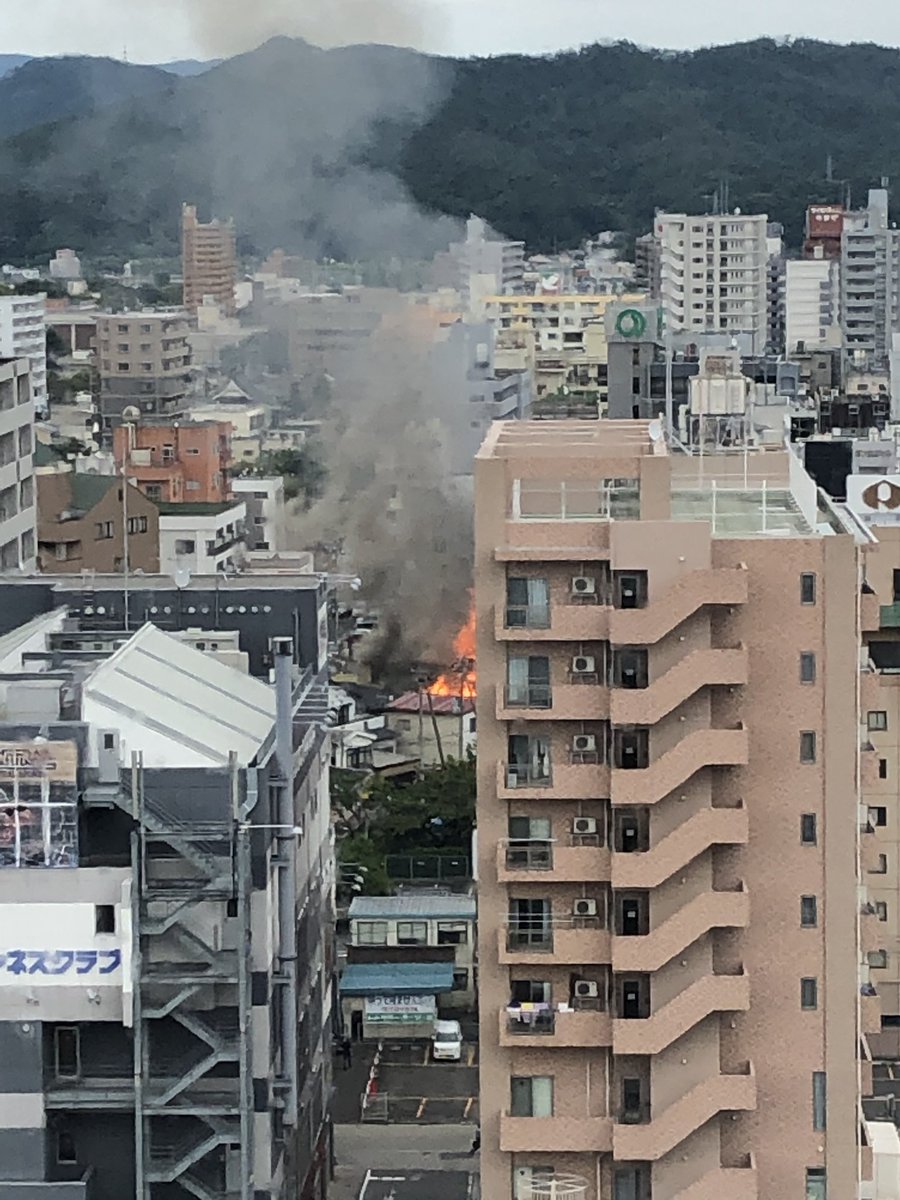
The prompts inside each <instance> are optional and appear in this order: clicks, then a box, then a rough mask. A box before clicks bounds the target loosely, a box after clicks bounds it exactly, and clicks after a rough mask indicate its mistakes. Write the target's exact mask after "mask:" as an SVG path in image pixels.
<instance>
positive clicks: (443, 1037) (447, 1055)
mask: <svg viewBox="0 0 900 1200" xmlns="http://www.w3.org/2000/svg"><path fill="white" fill-rule="evenodd" d="M431 1055H432V1057H433V1058H434V1060H435V1062H440V1061H443V1062H459V1060H460V1059H461V1058H462V1028H461V1027H460V1024H459V1021H435V1023H434V1034H433V1035H432V1039H431Z"/></svg>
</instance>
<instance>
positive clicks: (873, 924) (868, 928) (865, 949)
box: [859, 904, 887, 954]
mask: <svg viewBox="0 0 900 1200" xmlns="http://www.w3.org/2000/svg"><path fill="white" fill-rule="evenodd" d="M886 934H887V925H886V924H885V922H884V921H882V920H880V919H879V917H878V914H877V912H876V911H875V907H874V905H872V904H864V905H863V906H862V912H861V913H860V918H859V944H860V950H861V952H862V953H863V954H871V953H872V952H873V951H875V950H881V949H883V947H884V940H885V936H886Z"/></svg>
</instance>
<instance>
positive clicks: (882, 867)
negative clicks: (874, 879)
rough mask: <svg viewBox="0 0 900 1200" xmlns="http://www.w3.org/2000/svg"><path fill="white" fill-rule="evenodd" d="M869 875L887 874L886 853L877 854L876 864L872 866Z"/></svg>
mask: <svg viewBox="0 0 900 1200" xmlns="http://www.w3.org/2000/svg"><path fill="white" fill-rule="evenodd" d="M869 874H870V875H887V855H886V854H879V855H878V866H877V867H873V868H872V870H871V871H870V872H869Z"/></svg>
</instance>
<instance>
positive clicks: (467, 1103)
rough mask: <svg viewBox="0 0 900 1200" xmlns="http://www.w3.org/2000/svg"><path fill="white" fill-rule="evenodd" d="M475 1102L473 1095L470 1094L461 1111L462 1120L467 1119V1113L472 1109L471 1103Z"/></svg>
mask: <svg viewBox="0 0 900 1200" xmlns="http://www.w3.org/2000/svg"><path fill="white" fill-rule="evenodd" d="M474 1103H475V1097H474V1096H470V1097H469V1098H468V1100H467V1101H466V1111H465V1112H464V1113H463V1120H464V1121H465V1120H467V1119H468V1116H469V1113H470V1112H471V1111H472V1105H473V1104H474Z"/></svg>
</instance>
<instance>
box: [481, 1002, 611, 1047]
mask: <svg viewBox="0 0 900 1200" xmlns="http://www.w3.org/2000/svg"><path fill="white" fill-rule="evenodd" d="M536 1016H539V1019H538V1020H535V1021H534V1022H533V1023H532V1024H526V1023H524V1022H523V1021H521V1020H520V1019H519V1017H518V1016H517V1015H516V1013H515V1010H514V1009H511V1008H510V1009H503V1010H502V1011H501V1013H500V1045H501V1046H506V1047H512V1048H515V1047H517V1046H524V1047H526V1048H532V1049H543V1048H544V1047H549V1048H551V1049H566V1048H573V1047H574V1048H579V1049H580V1048H585V1049H590V1048H591V1047H593V1046H611V1045H612V1038H613V1033H612V1030H613V1023H612V1018H611V1017H610V1015H609V1013H605V1012H591V1011H584V1012H580V1011H579V1012H574V1011H573V1012H559V1011H557V1010H554V1009H548V1010H547V1011H546V1012H543V1013H540V1014H536Z"/></svg>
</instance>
